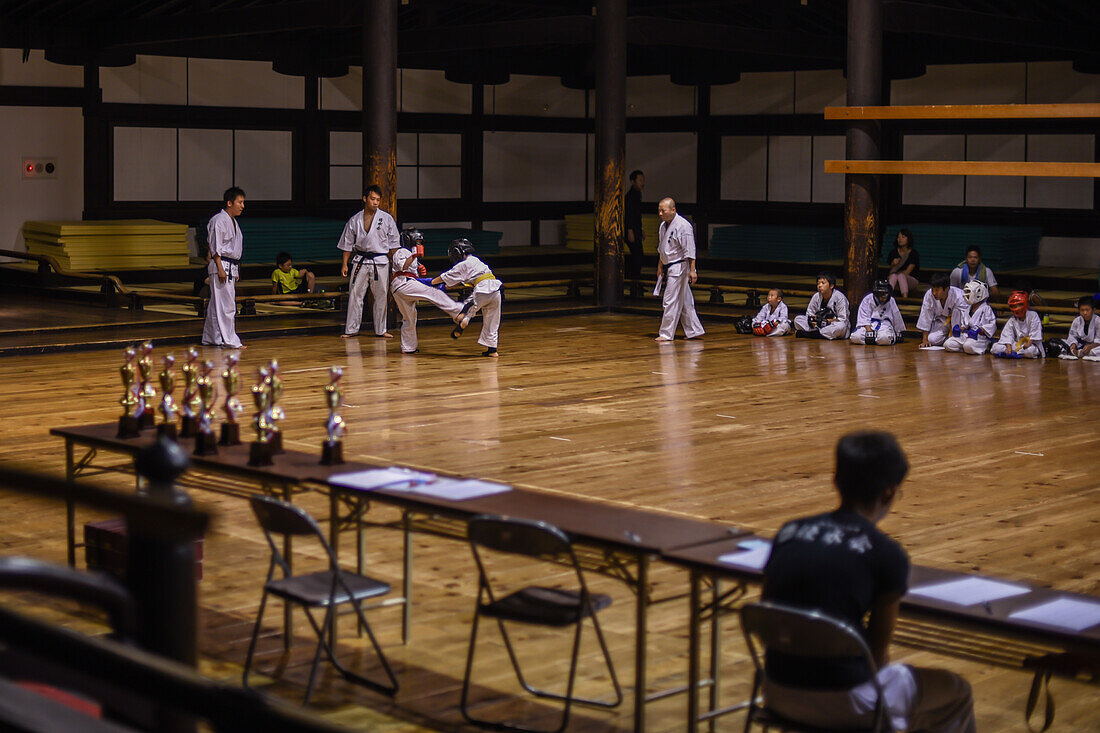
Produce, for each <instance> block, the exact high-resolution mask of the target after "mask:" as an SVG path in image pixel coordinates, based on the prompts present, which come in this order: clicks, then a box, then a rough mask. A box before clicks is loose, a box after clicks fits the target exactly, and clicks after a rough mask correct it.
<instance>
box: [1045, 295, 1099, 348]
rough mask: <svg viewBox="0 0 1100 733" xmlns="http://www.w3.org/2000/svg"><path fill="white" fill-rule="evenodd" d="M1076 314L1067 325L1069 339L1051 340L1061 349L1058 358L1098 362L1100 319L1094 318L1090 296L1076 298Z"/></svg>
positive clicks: (1094, 313)
mask: <svg viewBox="0 0 1100 733" xmlns="http://www.w3.org/2000/svg"><path fill="white" fill-rule="evenodd" d="M1077 313H1078V314H1079V315H1078V316H1077V317H1076V318H1074V319H1073V323H1071V324H1070V325H1069V337H1068V338H1066V340H1064V341H1063V340H1062V339H1051V341H1053V342H1056V343H1057V345H1058V346H1059V347H1061V348H1060V349H1059V351H1060V352H1061V353H1059V354H1058V358H1059V359H1084V360H1085V361H1100V348H1098V347H1100V318H1096V317H1095V316H1096V312H1095V310H1094V308H1093V302H1092V296H1091V295H1083V296H1081V297H1080V298H1078V300H1077ZM1053 355H1054V352H1053V351H1051V356H1053Z"/></svg>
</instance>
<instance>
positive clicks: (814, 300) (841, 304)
mask: <svg viewBox="0 0 1100 733" xmlns="http://www.w3.org/2000/svg"><path fill="white" fill-rule="evenodd" d="M821 300H822V298H821V293H814V294H813V297H811V298H810V304H809V305H807V306H806V315H803V316H795V319H794V327H795V328H797V329H798V330H799V331H814V330H817V331H818V332H819V333H821V335H822V336H823V337H825V338H827V339H845V338H848V327H849V321H848V318H849V316H848V309H849V307H850V306H849V305H848V299H847V298H846V297H844V293H842V292H840V291H839V290H837V289H836V288H833V294H832V297H830V298H829V302H828V303H827V304H824V305H828V307H830V308H832V309H833V313H835V314H836V320H835V321H833V322H832V323H826V324H825V325H824V326H822V327H821V328H818V329H813V328H810V316H815V315H817V314H818V312H819V311H821V309H822V308H823V307H824V305H823V304H822V302H821Z"/></svg>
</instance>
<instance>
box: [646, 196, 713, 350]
mask: <svg viewBox="0 0 1100 733" xmlns="http://www.w3.org/2000/svg"><path fill="white" fill-rule="evenodd" d="M657 214H658V216H660V217H661V226H660V229H659V230H658V232H657V254H658V255H659V257H660V260H659V261H658V263H657V278H658V279H660V280H662V281H663V283H664V287H665V289H664V296H663V299H662V305H663V306H664V309H665V312H664V315H662V316H661V330H660V332H659V333H658V335H657V338H656V339H654V341H656V342H657V343H659V344H667V343H670V342H671V341H672V339H673V338H675V336H676V324H677V323H682V324H683V326H684V336H685V337H687V338H689V339H693V338H699V337H700V336H702V335H703V333H704V331H703V324H702V323H700V322H699V316H697V315H696V314H695V297H694V296H693V295H692V294H691V286H692V285H693V284H695V281H696V280H698V279H699V274H698V273H697V272H696V271H695V232H694V231H693V230H692V228H691V223H690V222H688V220H687V219H685V218H684V217H682V216H680V215H679V214H677V213H676V202H675V201H673V200H672V199H671V198H668V197H665V198H663V199H661V202H660V203H659V204H657Z"/></svg>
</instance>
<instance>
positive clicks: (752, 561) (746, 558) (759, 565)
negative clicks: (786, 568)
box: [718, 545, 772, 570]
mask: <svg viewBox="0 0 1100 733" xmlns="http://www.w3.org/2000/svg"><path fill="white" fill-rule="evenodd" d="M771 554H772V547H771V545H767V546H766V547H756V548H754V549H752V550H745V551H742V552H730V553H727V554H725V555H721V556H720V557H719V558H718V562H720V563H725V564H726V565H736V566H738V567H742V568H748V569H750V570H763V569H764V566H765V565H767V564H768V556H769V555H771Z"/></svg>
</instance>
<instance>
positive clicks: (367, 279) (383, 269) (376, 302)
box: [344, 254, 390, 336]
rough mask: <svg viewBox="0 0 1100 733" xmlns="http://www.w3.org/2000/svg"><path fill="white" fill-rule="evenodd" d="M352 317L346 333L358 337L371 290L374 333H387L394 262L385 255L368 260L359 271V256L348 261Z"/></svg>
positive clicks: (345, 326) (349, 313) (349, 317)
mask: <svg viewBox="0 0 1100 733" xmlns="http://www.w3.org/2000/svg"><path fill="white" fill-rule="evenodd" d="M348 278H349V279H348V317H347V321H346V322H345V323H344V333H346V334H348V335H349V336H354V335H355V334H357V333H359V327H360V326H361V325H362V323H363V299H364V298H366V296H367V291H368V290H369V291H370V296H371V319H372V320H373V321H374V333H375V335H376V336H381V335H382V334H384V333H385V332H386V299H387V297H388V295H389V285H390V261H389V258H387V257H386V255H384V254H380V255H378V256H377V257H365V258H364V259H363V262H362V264H361V265H360V266H359V268H358V272H356V267H355V256H354V255H352V259H351V260H350V261H349V262H348Z"/></svg>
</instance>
